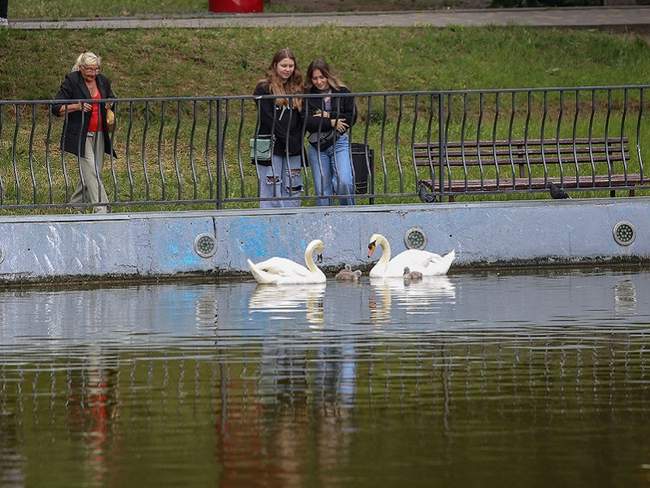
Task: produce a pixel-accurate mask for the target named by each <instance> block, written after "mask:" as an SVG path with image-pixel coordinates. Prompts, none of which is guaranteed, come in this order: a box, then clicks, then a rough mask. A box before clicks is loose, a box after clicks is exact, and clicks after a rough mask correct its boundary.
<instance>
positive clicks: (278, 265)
mask: <svg viewBox="0 0 650 488" xmlns="http://www.w3.org/2000/svg"><path fill="white" fill-rule="evenodd" d="M323 249H325V245H324V244H323V241H321V240H320V239H315V240H313V241H311V242H310V243H309V244H308V245H307V249H305V264H306V265H307V267H306V268H305V267H304V266H302V265H301V264H298V263H296V262H294V261H291V260H290V259H286V258H270V259H267V260H266V261H262V262H260V263H257V264H255V263H253V262H252V261H251V260H250V259H246V261H247V262H248V267H249V268H250V270H251V273H253V277H254V278H255V280H256V281H257V282H258V283H260V284H271V285H300V284H309V283H325V281H326V278H325V274H323V272H322V271H321V270H320V269H318V268H317V267H316V265H315V264H314V258H313V256H312V254H313V253H314V252H317V253H318V254H319V260H320V259H322V257H321V255H320V254H321V253H322V252H323Z"/></svg>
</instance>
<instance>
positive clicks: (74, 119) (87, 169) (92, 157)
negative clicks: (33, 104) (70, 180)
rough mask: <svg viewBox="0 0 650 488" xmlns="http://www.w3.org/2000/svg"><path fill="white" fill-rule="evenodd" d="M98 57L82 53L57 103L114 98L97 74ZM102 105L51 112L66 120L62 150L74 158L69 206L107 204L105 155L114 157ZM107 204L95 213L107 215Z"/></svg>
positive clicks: (76, 104) (97, 207)
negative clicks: (76, 165)
mask: <svg viewBox="0 0 650 488" xmlns="http://www.w3.org/2000/svg"><path fill="white" fill-rule="evenodd" d="M100 65H101V58H100V57H99V56H97V55H96V54H94V53H91V52H85V53H82V54H81V55H80V56H79V57H78V58H77V62H76V63H75V65H74V66H73V67H72V71H71V72H70V73H68V74H67V75H66V77H65V79H64V80H63V83H61V87H60V88H59V92H58V93H57V94H56V97H55V98H56V99H57V100H79V99H82V100H83V99H96V100H100V99H107V98H115V95H114V93H113V90H112V89H111V82H110V81H109V79H108V78H106V77H105V76H104V75H102V74H100V72H99V71H100ZM107 108H108V107H107V106H106V104H105V103H87V102H72V103H56V104H53V105H52V113H53V114H54V115H57V116H59V117H65V123H64V125H63V135H62V137H61V149H62V150H63V151H66V152H68V153H71V154H74V155H75V156H77V158H78V161H79V171H80V175H81V181H80V182H79V184H78V185H77V187H76V189H75V192H74V194H73V195H72V197H71V199H70V203H94V204H98V203H101V204H107V203H108V196H107V195H106V190H105V189H104V185H103V183H102V179H101V172H102V165H103V162H104V153H107V154H113V155H115V153H114V152H113V147H112V145H111V139H110V135H109V129H108V124H107V120H106V109H107ZM107 211H108V207H107V206H106V205H95V212H96V213H106V212H107Z"/></svg>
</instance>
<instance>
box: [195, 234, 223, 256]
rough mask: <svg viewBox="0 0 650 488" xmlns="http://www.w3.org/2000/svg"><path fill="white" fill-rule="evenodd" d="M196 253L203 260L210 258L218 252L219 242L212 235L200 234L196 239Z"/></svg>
mask: <svg viewBox="0 0 650 488" xmlns="http://www.w3.org/2000/svg"><path fill="white" fill-rule="evenodd" d="M194 251H195V252H196V254H198V255H199V256H201V257H202V258H206V259H207V258H210V257H212V256H214V254H215V253H216V252H217V240H216V239H215V238H214V236H212V235H210V234H199V235H198V236H196V238H195V239H194Z"/></svg>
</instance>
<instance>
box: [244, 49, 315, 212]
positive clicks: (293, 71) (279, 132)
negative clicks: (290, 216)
mask: <svg viewBox="0 0 650 488" xmlns="http://www.w3.org/2000/svg"><path fill="white" fill-rule="evenodd" d="M302 93H303V80H302V74H301V73H300V70H299V69H298V63H297V62H296V57H295V56H294V54H293V53H292V52H291V50H290V49H289V48H285V49H280V50H279V51H278V52H277V53H275V55H274V56H273V60H272V61H271V64H270V65H269V68H268V70H267V72H266V76H265V77H264V78H263V79H261V80H260V81H259V82H258V83H257V86H256V87H255V91H254V92H253V95H255V96H258V97H262V96H265V95H273V97H267V98H259V99H258V100H257V115H258V120H257V125H256V134H255V142H254V143H253V144H254V145H257V144H261V142H262V141H263V140H264V138H268V139H270V141H271V142H270V146H271V150H270V153H271V154H270V157H269V158H268V159H260V158H258V157H257V155H255V156H254V157H253V162H254V163H255V165H256V168H257V175H258V178H259V193H260V207H261V208H272V207H298V206H300V200H299V199H296V198H294V199H290V198H291V197H299V196H300V195H301V194H302V190H303V187H302V168H301V166H302V164H301V161H302V149H303V134H302V130H303V121H304V119H303V112H302V109H303V100H302V97H301V96H300V95H302ZM255 149H256V148H255ZM254 152H255V151H254Z"/></svg>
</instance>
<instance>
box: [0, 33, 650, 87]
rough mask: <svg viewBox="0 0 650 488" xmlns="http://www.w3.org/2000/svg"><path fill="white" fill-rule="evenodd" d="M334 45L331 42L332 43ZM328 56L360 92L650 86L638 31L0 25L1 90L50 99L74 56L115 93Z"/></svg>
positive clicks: (246, 77) (220, 79) (243, 80)
mask: <svg viewBox="0 0 650 488" xmlns="http://www.w3.org/2000/svg"><path fill="white" fill-rule="evenodd" d="M333 41H335V42H333ZM285 46H290V47H292V48H293V49H294V50H295V52H296V54H297V56H298V60H299V65H300V66H301V67H302V68H303V69H305V68H306V65H307V63H308V62H309V60H310V59H312V58H314V57H316V56H325V57H326V58H327V59H328V60H330V61H331V62H332V64H333V65H334V66H335V67H336V68H337V69H338V71H339V72H340V73H341V74H342V77H343V79H344V80H345V81H346V82H347V83H348V84H349V85H350V86H351V87H352V88H353V89H354V90H355V91H384V90H428V89H436V88H453V89H459V88H505V87H533V86H562V85H566V86H574V85H588V84H598V85H604V84H623V83H645V82H647V81H648V80H649V79H650V48H649V47H648V45H647V43H646V42H645V41H644V40H643V39H642V38H639V37H637V36H633V35H629V36H623V35H614V34H608V33H603V32H598V31H559V30H548V29H543V30H542V29H524V28H449V29H434V28H424V27H423V28H413V29H399V28H348V29H345V28H334V27H320V28H312V29H213V30H207V29H206V30H182V29H178V30H172V29H169V30H120V31H118V30H112V31H111V30H108V31H107V30H87V31H14V30H0V73H2V76H0V98H1V99H13V98H21V99H22V98H28V99H47V98H50V97H52V96H53V94H54V93H55V92H56V89H57V87H58V85H59V83H60V81H61V79H62V77H63V76H64V75H65V73H66V72H67V71H69V69H70V66H71V65H72V63H73V61H74V59H75V57H76V56H77V54H78V53H79V52H81V51H83V50H85V49H90V50H93V51H95V52H97V53H98V54H100V55H101V56H103V58H104V68H105V72H106V74H107V75H108V76H109V77H110V78H111V79H112V80H113V83H114V88H115V91H116V93H117V94H118V95H121V96H126V97H140V96H173V95H234V94H247V93H250V92H251V91H252V89H253V86H254V85H255V82H256V80H257V79H258V78H260V77H261V75H262V73H263V71H264V69H265V68H266V66H267V65H268V63H269V60H270V58H271V56H272V54H273V52H274V51H275V50H277V49H278V48H281V47H285Z"/></svg>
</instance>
